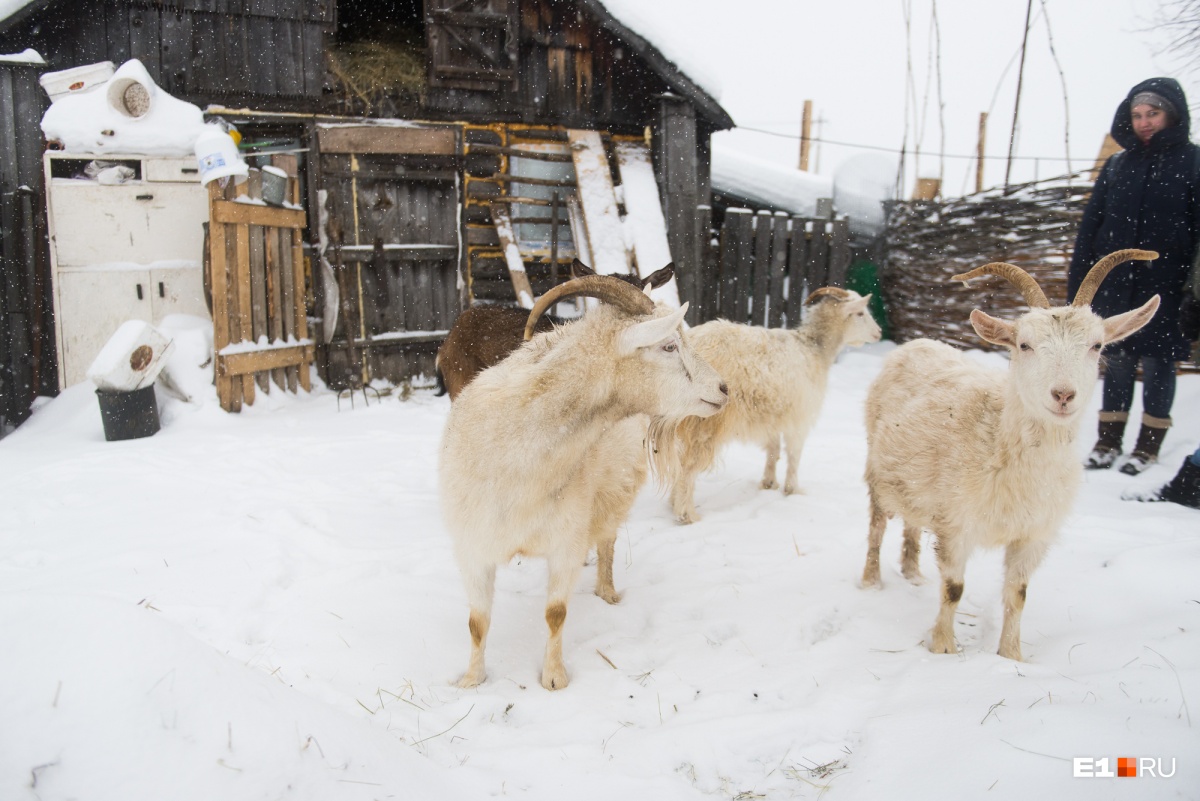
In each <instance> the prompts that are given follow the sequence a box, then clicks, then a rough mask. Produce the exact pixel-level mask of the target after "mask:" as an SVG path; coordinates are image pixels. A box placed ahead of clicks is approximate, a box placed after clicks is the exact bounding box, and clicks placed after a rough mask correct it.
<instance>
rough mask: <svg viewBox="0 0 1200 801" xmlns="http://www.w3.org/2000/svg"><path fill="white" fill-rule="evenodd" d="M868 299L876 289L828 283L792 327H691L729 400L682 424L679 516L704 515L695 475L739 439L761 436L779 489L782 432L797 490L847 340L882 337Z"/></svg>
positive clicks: (789, 480)
mask: <svg viewBox="0 0 1200 801" xmlns="http://www.w3.org/2000/svg"><path fill="white" fill-rule="evenodd" d="M870 302H871V296H870V295H867V296H866V297H862V296H861V295H859V294H858V293H857V292H851V291H848V290H845V289H840V288H838V287H824V288H822V289H818V290H817V291H815V292H813V293H812V294H811V295H809V296H808V298H807V300H806V301H805V304H806V305H807V313H806V315H805V320H804V322H803V324H801V325H800V326H799V327H797V328H794V329H787V328H763V327H762V326H755V325H745V324H742V323H731V322H729V321H728V320H713V321H712V322H709V323H704V324H703V325H698V326H696V327H695V328H693V329H691V330H690V331H688V333H687V337H688V341H689V342H691V343H692V346H693V347H694V348H695V349H696V353H698V354H700V356H701V358H703V359H705V360H706V361H707V362H708V363H709V364H711V365H712V366H713V367H714V368H715V369H716V371H717V372H718V373H720V374H721V377H722V378H724V379H725V381H726V383H727V384H728V385H729V404H728V405H727V406H726V407H725V411H723V412H722V413H721V414H719V415H716V416H713V417H708V418H704V419H700V418H691V419H689V420H685V421H683V423H681V424H680V425H679V428H678V429H677V433H678V436H679V448H680V471H679V474H678V475H677V476H676V477H675V483H674V486H673V487H672V491H671V506H672V509H673V510H674V512H675V516H676V517H677V518H678V520H679V522H681V523H692V522H695V521H696V520H699V519H700V516H699V515H698V514H696V503H695V492H696V476H697V475H698V474H699V473H701V472H702V471H704V470H707V469H708V467H709V466H710V465H711V464H712V463H713V459H714V458H715V457H716V454H717V451H718V450H719V449H720V448H721V447H723V446H724V445H725V444H726V443H728V442H730V441H733V440H740V441H742V442H758V443H762V445H763V447H764V448H766V451H767V461H766V466H765V467H764V469H763V478H762V487H763V489H773V488H775V487H776V486H778V484H776V482H775V468H776V465H777V464H778V462H779V440H780V435H782V437H783V442H784V444H785V445H786V447H787V474H786V477H785V478H784V481H783V494H784V495H791V494H792V493H793V492H796V490H797V489H798V487H797V485H796V471H797V469H798V467H799V464H800V451H801V449H803V447H804V440H805V438H807V436H808V431H809V429H810V428H812V425H813V423H815V422H816V419H817V415H818V414H820V412H821V404H822V402H823V401H824V400H825V388H826V385H827V383H828V380H829V368H830V367H831V366H832V365H833V362H834V360H835V359H836V358H837V355H838V354H839V353H841V352H842V349H843V348H845V347H846V346H848V345H863V344H865V343H867V342H878V341H879V336H880V331H879V326H878V324H876V322H875V320H874V319H873V318H872V317H871V313H870V311H868V309H867V304H869V303H870Z"/></svg>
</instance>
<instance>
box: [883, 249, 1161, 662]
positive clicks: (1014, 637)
mask: <svg viewBox="0 0 1200 801" xmlns="http://www.w3.org/2000/svg"><path fill="white" fill-rule="evenodd" d="M1001 266H1004V267H1009V266H1011V265H1001ZM1014 269H1019V268H1014ZM997 274H999V273H997ZM1038 294H1040V290H1038ZM1047 306H1048V304H1047ZM1157 307H1158V299H1157V297H1156V298H1154V299H1152V300H1151V301H1150V302H1148V303H1147V304H1146V305H1145V306H1143V307H1141V308H1140V309H1137V310H1134V311H1132V312H1129V313H1127V314H1123V315H1117V316H1115V317H1111V318H1109V319H1107V320H1105V319H1102V318H1100V317H1099V316H1097V315H1096V314H1094V313H1093V312H1092V311H1091V309H1090V308H1089V307H1087V306H1072V307H1060V308H1048V307H1047V308H1035V309H1033V310H1031V311H1029V312H1027V313H1025V314H1023V315H1022V316H1021V317H1019V318H1018V319H1017V320H1015V321H1013V322H1006V321H1003V320H999V319H997V318H994V317H991V316H989V315H987V314H984V313H983V312H981V311H980V310H978V309H976V310H975V311H974V312H972V314H971V322H972V324H973V326H974V328H975V331H976V332H977V333H978V334H979V336H980V337H982V338H983V339H985V340H987V341H988V342H992V343H994V344H997V345H1002V346H1004V347H1007V348H1008V349H1009V351H1010V353H1011V362H1010V365H1009V369H1008V371H1007V372H1004V371H997V370H994V369H988V368H985V367H982V366H980V365H978V364H976V363H974V362H973V361H971V359H969V358H968V357H966V356H965V355H964V354H962V353H960V352H959V351H956V350H955V349H953V348H951V347H949V346H948V345H945V344H942V343H939V342H934V341H931V340H927V339H920V340H915V341H913V342H909V343H907V344H905V345H902V346H900V347H899V348H897V349H896V350H895V351H893V352H892V353H891V354H889V355H888V357H887V359H885V361H884V364H883V368H882V370H881V371H880V373H879V375H878V377H876V379H875V380H874V381H873V382H872V384H871V387H870V389H869V391H868V394H867V401H866V410H865V411H866V428H867V448H868V454H867V464H866V482H867V488H868V492H869V495H870V509H871V520H870V533H869V540H868V551H867V561H866V565H865V567H864V568H863V578H862V583H863V586H864V587H871V586H877V585H879V584H880V570H879V547H880V543H881V541H882V539H883V533H884V529H885V528H886V526H887V520H888V518H891V517H900V518H902V520H903V523H904V544H903V549H902V573H903V575H904V576H905V577H906V578H908V579H910V580H912V581H919V580H920V579H921V573H920V569H919V566H918V561H919V558H920V549H921V542H920V537H921V532H922V530H923V529H930V530H932V532H933V533H934V536H935V537H936V553H937V563H938V567H939V570H940V573H941V578H942V589H941V608H940V610H939V612H938V616H937V620H936V622H935V624H934V628H933V632H932V636H931V638H930V640H929V650H931V651H933V652H934V653H954V652H955V650H956V645H955V640H954V614H955V610H956V608H957V606H958V602H959V599H960V598H961V597H962V593H963V574H964V572H965V568H966V562H967V559H968V558H969V557H970V555H971V553H972V552H973V551H974V550H975V549H976V548H980V547H1001V546H1003V547H1004V548H1005V558H1004V565H1005V578H1004V589H1003V602H1004V623H1003V627H1002V630H1001V634H1000V646H999V654H1000V655H1001V656H1003V657H1008V658H1010V659H1014V660H1020V659H1021V641H1020V625H1021V613H1022V611H1023V609H1024V605H1025V597H1026V592H1027V587H1028V582H1029V577H1030V575H1031V574H1032V572H1033V571H1034V570H1035V569H1036V568H1037V566H1038V564H1039V563H1040V562H1041V560H1042V558H1043V556H1044V555H1045V553H1046V550H1047V549H1048V547H1049V546H1050V544H1051V542H1052V541H1053V539H1054V537H1055V536H1056V535H1057V532H1058V530H1059V528H1060V526H1061V525H1062V522H1063V519H1064V518H1065V517H1066V515H1067V514H1068V512H1069V511H1070V509H1071V505H1072V503H1073V502H1074V499H1075V496H1076V493H1077V491H1078V487H1079V483H1080V478H1081V473H1082V466H1081V464H1080V461H1079V457H1078V454H1077V453H1076V447H1075V445H1074V442H1075V438H1076V435H1077V434H1078V430H1079V425H1080V420H1081V418H1082V415H1083V411H1084V409H1085V408H1086V407H1087V405H1088V400H1089V398H1090V397H1091V394H1092V391H1093V389H1094V387H1095V384H1096V374H1097V369H1098V361H1099V357H1100V353H1101V350H1102V348H1103V347H1104V346H1105V345H1107V344H1110V343H1112V342H1116V341H1118V340H1120V339H1123V338H1124V337H1126V336H1129V335H1130V334H1132V333H1133V332H1135V331H1137V330H1138V329H1139V328H1141V327H1142V326H1143V325H1145V324H1146V322H1148V321H1149V319H1150V318H1151V317H1152V316H1153V314H1154V311H1155V309H1157Z"/></svg>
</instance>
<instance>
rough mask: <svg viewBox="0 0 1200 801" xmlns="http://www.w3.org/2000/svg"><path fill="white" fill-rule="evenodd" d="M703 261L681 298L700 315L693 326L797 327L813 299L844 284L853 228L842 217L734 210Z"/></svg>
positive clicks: (691, 316) (692, 321) (728, 215)
mask: <svg viewBox="0 0 1200 801" xmlns="http://www.w3.org/2000/svg"><path fill="white" fill-rule="evenodd" d="M701 211H706V209H702V210H701ZM702 225H704V224H703V223H702ZM704 227H705V228H706V227H707V226H704ZM705 256H706V258H705V259H704V262H703V265H702V268H701V276H700V280H699V281H696V282H687V287H688V291H687V292H686V293H685V297H683V298H682V299H683V300H688V301H690V302H691V303H692V304H693V308H695V309H696V312H695V314H694V315H693V314H692V313H689V314H688V322H691V323H693V324H695V323H703V322H708V321H709V320H714V319H716V318H718V317H722V318H724V319H726V320H732V321H734V322H739V323H751V324H753V325H765V326H769V327H772V328H776V327H779V326H784V325H786V326H789V327H795V326H797V325H799V323H800V310H801V306H802V305H803V303H804V298H805V297H807V295H808V293H810V292H812V291H813V290H815V289H819V288H820V287H823V286H845V283H846V272H847V270H848V269H849V267H850V225H849V222H847V220H845V219H844V218H843V219H837V220H828V219H820V218H811V217H789V216H787V215H786V214H783V213H776V214H772V213H771V212H769V211H760V212H758V213H757V214H754V213H752V212H750V211H749V210H747V209H729V210H727V211H726V213H725V222H724V224H723V225H722V227H721V234H720V238H719V243H718V244H717V245H715V246H709V247H708V252H707V253H706V254H705Z"/></svg>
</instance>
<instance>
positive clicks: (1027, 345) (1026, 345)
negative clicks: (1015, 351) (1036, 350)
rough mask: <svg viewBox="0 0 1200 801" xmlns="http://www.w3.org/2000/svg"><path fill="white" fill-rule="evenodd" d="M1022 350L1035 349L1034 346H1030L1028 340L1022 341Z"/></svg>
mask: <svg viewBox="0 0 1200 801" xmlns="http://www.w3.org/2000/svg"><path fill="white" fill-rule="evenodd" d="M1021 350H1025V351H1030V350H1033V348H1031V347H1029V343H1028V342H1022V343H1021Z"/></svg>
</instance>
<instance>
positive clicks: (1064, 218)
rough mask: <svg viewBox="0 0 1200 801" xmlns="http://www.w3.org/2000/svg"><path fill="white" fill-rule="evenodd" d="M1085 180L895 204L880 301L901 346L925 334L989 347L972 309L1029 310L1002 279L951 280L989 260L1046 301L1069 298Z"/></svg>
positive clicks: (1004, 313)
mask: <svg viewBox="0 0 1200 801" xmlns="http://www.w3.org/2000/svg"><path fill="white" fill-rule="evenodd" d="M1090 190H1091V184H1089V183H1079V182H1078V180H1076V182H1074V183H1071V184H1068V183H1067V182H1066V181H1065V180H1062V179H1059V180H1054V181H1047V182H1042V183H1039V184H1028V185H1025V186H1022V187H1017V188H1015V191H1012V192H1011V193H1010V194H1008V195H1005V194H1003V192H1002V191H1001V190H999V189H996V190H991V191H988V192H981V193H979V194H975V195H969V196H967V197H964V198H956V199H953V200H948V201H941V202H939V201H903V202H898V203H894V204H892V205H891V207H890V209H889V213H888V225H887V248H888V257H887V266H886V269H885V270H884V271H883V274H882V276H881V283H882V286H883V294H884V300H885V303H886V305H887V309H888V317H889V321H890V322H891V325H892V331H893V332H894V335H895V338H896V340H897V341H898V342H906V341H908V340H910V339H917V338H919V337H929V338H931V339H938V340H941V341H943V342H948V343H950V344H952V345H955V346H958V347H969V348H978V347H987V345H986V343H984V342H983V341H982V340H980V339H979V337H978V336H977V335H976V334H975V332H974V330H973V329H972V328H971V323H970V320H969V318H970V315H971V309H974V308H981V309H984V310H986V311H987V312H988V313H989V314H994V315H996V316H998V317H1002V318H1006V319H1012V318H1013V317H1015V316H1017V315H1019V314H1021V313H1023V312H1024V311H1026V310H1027V308H1028V307H1027V306H1026V305H1025V302H1024V300H1023V299H1022V298H1021V294H1020V293H1019V292H1018V291H1017V290H1016V289H1015V288H1014V287H1013V286H1012V285H1011V284H1009V283H1008V282H1007V281H1005V280H1003V279H1000V278H989V279H978V280H976V281H974V282H972V288H971V289H968V288H966V287H964V286H963V285H962V284H961V283H958V282H954V281H951V280H950V277H951V276H953V275H956V274H958V273H965V272H967V271H969V270H971V269H973V268H975V267H979V266H981V265H984V264H987V263H988V262H993V261H1006V262H1010V263H1012V264H1016V265H1017V266H1019V267H1021V268H1022V269H1024V270H1026V271H1027V272H1028V273H1029V274H1030V275H1032V276H1033V277H1034V278H1035V279H1037V282H1038V284H1039V285H1041V287H1042V290H1043V291H1044V292H1045V293H1046V297H1047V298H1048V299H1049V301H1050V303H1051V304H1055V305H1058V304H1063V303H1065V302H1066V292H1067V267H1068V266H1069V265H1070V262H1071V251H1072V249H1073V247H1074V244H1075V233H1076V231H1077V230H1078V227H1079V220H1080V218H1081V217H1082V216H1083V210H1084V207H1085V206H1086V205H1087V198H1088V193H1089V192H1090Z"/></svg>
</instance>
